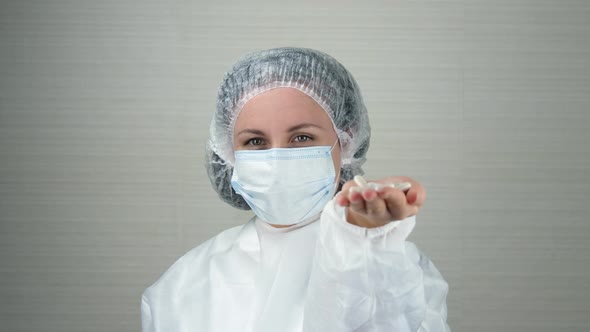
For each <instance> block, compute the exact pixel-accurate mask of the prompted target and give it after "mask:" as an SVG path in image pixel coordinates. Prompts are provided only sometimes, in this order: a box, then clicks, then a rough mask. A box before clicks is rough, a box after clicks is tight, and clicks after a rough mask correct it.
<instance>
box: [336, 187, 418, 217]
mask: <svg viewBox="0 0 590 332" xmlns="http://www.w3.org/2000/svg"><path fill="white" fill-rule="evenodd" d="M359 180H360V182H362V181H363V180H362V178H361V179H359ZM357 182H358V181H355V180H351V181H348V182H346V183H345V184H344V186H343V187H342V190H341V191H340V192H339V193H338V194H337V195H336V203H337V204H339V205H341V206H344V207H346V208H347V210H348V213H347V221H348V222H349V223H351V224H354V225H357V226H361V227H367V228H373V227H380V226H383V225H385V224H387V223H389V222H391V221H395V220H402V219H405V218H407V217H409V216H413V215H416V214H417V213H418V210H419V209H420V207H421V206H422V204H423V203H424V200H425V199H426V192H425V190H424V187H422V185H421V184H420V183H418V182H417V181H415V180H413V179H411V178H409V177H406V176H391V177H387V178H383V179H381V180H378V181H369V183H371V182H373V183H376V184H374V185H370V186H361V185H359V183H357ZM401 182H408V183H409V184H410V185H411V187H410V188H409V189H405V190H402V189H397V188H394V186H393V184H396V183H401Z"/></svg>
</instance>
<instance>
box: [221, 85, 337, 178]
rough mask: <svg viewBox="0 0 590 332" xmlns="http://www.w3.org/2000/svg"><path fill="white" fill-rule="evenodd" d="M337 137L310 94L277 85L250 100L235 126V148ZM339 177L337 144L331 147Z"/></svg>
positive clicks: (321, 141)
mask: <svg viewBox="0 0 590 332" xmlns="http://www.w3.org/2000/svg"><path fill="white" fill-rule="evenodd" d="M337 139H338V136H337V135H336V132H335V131H334V127H333V125H332V121H331V120H330V117H329V116H328V114H327V113H326V111H324V110H323V109H322V107H321V106H320V105H319V104H318V103H316V101H315V100H313V99H312V98H311V97H309V96H308V95H306V94H305V93H303V92H301V91H299V90H297V89H294V88H276V89H272V90H269V91H266V92H263V93H261V94H259V95H257V96H255V97H253V98H252V99H250V100H249V101H248V102H247V103H246V104H245V105H244V107H243V108H242V111H241V112H240V114H239V115H238V118H237V120H236V123H235V127H234V141H233V144H234V150H236V151H237V150H264V149H271V148H300V147H308V146H319V145H324V146H333V145H334V143H336V140H337ZM332 160H333V161H334V169H335V170H336V174H337V178H336V182H338V180H339V171H340V144H338V143H336V145H335V146H334V149H333V150H332Z"/></svg>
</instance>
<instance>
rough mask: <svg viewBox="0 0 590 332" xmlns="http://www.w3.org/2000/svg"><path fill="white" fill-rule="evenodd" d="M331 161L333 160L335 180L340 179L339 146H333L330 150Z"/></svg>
mask: <svg viewBox="0 0 590 332" xmlns="http://www.w3.org/2000/svg"><path fill="white" fill-rule="evenodd" d="M332 161H333V162H334V171H336V182H338V181H340V166H341V163H342V161H341V159H340V147H339V146H336V147H334V150H332Z"/></svg>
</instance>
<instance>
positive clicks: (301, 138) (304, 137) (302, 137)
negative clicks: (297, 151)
mask: <svg viewBox="0 0 590 332" xmlns="http://www.w3.org/2000/svg"><path fill="white" fill-rule="evenodd" d="M293 141H295V142H297V143H303V142H309V141H311V137H309V136H307V135H297V136H295V139H293Z"/></svg>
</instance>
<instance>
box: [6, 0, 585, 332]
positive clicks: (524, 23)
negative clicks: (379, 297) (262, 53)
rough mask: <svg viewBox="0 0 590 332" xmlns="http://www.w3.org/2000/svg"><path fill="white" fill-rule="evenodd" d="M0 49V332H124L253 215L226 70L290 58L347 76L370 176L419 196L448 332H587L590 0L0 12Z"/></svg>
mask: <svg viewBox="0 0 590 332" xmlns="http://www.w3.org/2000/svg"><path fill="white" fill-rule="evenodd" d="M0 41H1V44H0V158H1V162H0V264H1V265H0V299H1V300H0V322H1V323H0V330H1V331H11V332H16V331H138V330H139V329H140V312H139V309H140V294H141V292H142V291H143V289H144V288H145V287H147V286H148V285H149V284H151V283H152V282H154V281H155V280H156V279H157V278H158V277H159V275H160V274H161V273H162V272H163V271H164V270H165V269H166V268H167V267H168V266H170V264H172V263H173V262H174V261H175V260H176V259H177V258H178V257H180V256H181V255H182V254H183V253H185V252H186V251H188V250H189V249H191V248H193V247H194V246H196V245H198V244H199V243H201V242H202V241H204V240H206V239H208V238H210V237H211V236H214V235H215V234H217V233H218V232H220V231H222V230H224V229H226V228H228V227H230V226H234V225H239V224H242V223H244V222H245V221H246V220H247V219H248V218H249V216H250V214H249V213H244V212H239V211H237V210H234V209H232V208H230V207H229V206H226V205H224V204H223V203H222V202H221V201H220V200H219V199H218V198H217V196H216V194H215V193H214V191H213V190H212V189H211V187H210V185H209V182H208V179H207V177H206V173H205V169H204V167H203V163H204V159H203V155H204V152H203V150H204V144H205V141H206V137H207V131H208V123H209V120H210V117H211V114H212V112H213V110H214V107H215V97H216V93H217V88H218V84H219V82H220V80H221V77H222V75H223V73H224V71H225V70H226V69H228V67H229V66H230V65H231V64H232V63H233V62H234V61H235V60H236V59H237V57H239V56H240V55H242V54H244V53H246V52H250V51H254V50H259V49H262V48H270V47H276V46H287V45H291V46H303V47H311V48H317V49H320V50H322V51H325V52H327V53H329V54H331V55H333V56H334V57H336V58H337V59H339V60H340V61H341V62H342V63H343V64H344V65H345V66H346V67H347V68H348V69H349V70H350V71H351V72H352V73H353V75H354V76H355V77H356V79H357V80H358V82H359V84H360V86H361V88H362V90H363V93H364V97H365V100H366V104H367V106H368V108H369V110H370V117H371V121H372V126H373V140H372V148H371V150H370V153H369V156H368V160H369V161H368V163H367V164H366V168H365V170H366V173H367V176H368V177H371V178H379V177H383V176H387V175H407V176H411V177H413V178H415V179H417V180H418V181H420V182H422V183H423V184H424V186H425V187H426V189H427V193H428V198H427V201H426V205H425V206H424V208H423V209H422V210H421V211H420V213H419V216H418V226H417V228H416V229H415V231H414V233H413V234H412V235H411V238H410V240H412V241H413V242H415V243H417V244H418V245H419V246H420V248H422V249H423V250H424V251H425V252H426V253H427V254H428V255H429V256H430V257H431V258H432V259H433V260H434V262H435V264H436V266H437V267H438V268H439V269H440V270H441V271H442V273H443V275H444V276H445V278H446V279H447V281H448V282H449V283H450V286H451V288H450V294H449V298H448V306H449V324H450V325H451V327H452V329H453V331H458V332H460V331H465V332H466V331H481V332H485V331H582V330H588V329H589V327H590V306H589V305H588V298H589V297H590V274H589V272H590V255H589V249H590V242H588V241H587V238H588V236H589V235H590V226H589V223H588V217H587V216H588V213H589V212H590V207H589V206H590V200H589V198H590V185H589V184H588V182H589V180H590V175H589V171H588V168H589V164H588V162H589V160H590V148H589V142H590V134H589V129H590V110H589V107H590V75H589V74H590V2H589V1H583V0H579V1H570V0H568V1H557V0H556V1H547V0H536V1H533V0H481V1H477V0H475V1H467V0H465V1H443V0H440V1H359V2H352V1H351V2H342V1H308V0H305V1H291V2H287V3H278V2H273V1H256V2H251V1H226V2H218V3H213V2H212V1H211V2H198V1H181V0H178V1H171V2H163V1H145V0H144V1H139V0H138V1H118V0H110V1H73V0H71V1H40V0H39V1H2V2H1V7H0Z"/></svg>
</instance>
